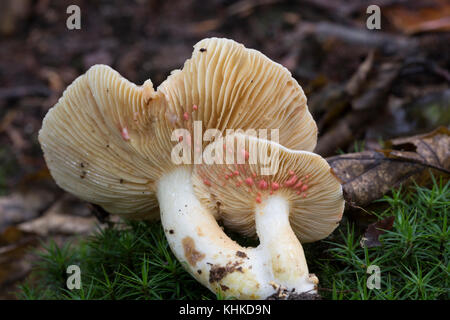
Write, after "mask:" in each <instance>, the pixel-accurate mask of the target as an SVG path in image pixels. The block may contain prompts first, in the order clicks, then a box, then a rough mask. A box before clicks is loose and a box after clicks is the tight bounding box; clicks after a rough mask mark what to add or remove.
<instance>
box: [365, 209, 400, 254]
mask: <svg viewBox="0 0 450 320" xmlns="http://www.w3.org/2000/svg"><path fill="white" fill-rule="evenodd" d="M394 220H395V217H394V216H391V217H387V218H385V219H383V220H380V221H377V222H374V223H372V224H370V225H369V226H368V227H367V230H366V232H365V233H364V236H363V237H362V239H361V242H360V244H361V247H363V248H364V247H367V248H373V247H380V246H381V242H380V240H379V239H378V238H379V237H380V235H382V234H383V233H385V232H386V231H385V230H391V229H392V227H393V225H394Z"/></svg>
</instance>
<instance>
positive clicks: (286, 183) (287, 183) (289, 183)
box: [284, 175, 298, 187]
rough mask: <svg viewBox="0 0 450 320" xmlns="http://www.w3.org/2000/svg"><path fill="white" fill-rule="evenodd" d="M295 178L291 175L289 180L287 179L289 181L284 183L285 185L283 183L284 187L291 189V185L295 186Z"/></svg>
mask: <svg viewBox="0 0 450 320" xmlns="http://www.w3.org/2000/svg"><path fill="white" fill-rule="evenodd" d="M297 179H298V178H297V176H295V175H293V176H292V177H291V178H289V180H288V181H286V182H285V183H284V185H285V186H286V187H292V186H293V185H295V183H296V182H297Z"/></svg>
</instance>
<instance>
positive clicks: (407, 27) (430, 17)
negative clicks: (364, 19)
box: [383, 0, 450, 34]
mask: <svg viewBox="0 0 450 320" xmlns="http://www.w3.org/2000/svg"><path fill="white" fill-rule="evenodd" d="M383 13H384V15H385V16H386V17H387V18H388V20H389V21H391V22H392V23H393V24H394V25H395V27H396V28H397V29H399V30H401V31H403V32H404V33H406V34H414V33H419V32H431V31H450V3H449V2H448V1H447V0H429V1H428V4H427V5H426V6H422V7H421V8H410V7H409V6H405V5H399V6H392V7H390V8H385V9H384V11H383Z"/></svg>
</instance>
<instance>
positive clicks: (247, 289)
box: [157, 167, 314, 299]
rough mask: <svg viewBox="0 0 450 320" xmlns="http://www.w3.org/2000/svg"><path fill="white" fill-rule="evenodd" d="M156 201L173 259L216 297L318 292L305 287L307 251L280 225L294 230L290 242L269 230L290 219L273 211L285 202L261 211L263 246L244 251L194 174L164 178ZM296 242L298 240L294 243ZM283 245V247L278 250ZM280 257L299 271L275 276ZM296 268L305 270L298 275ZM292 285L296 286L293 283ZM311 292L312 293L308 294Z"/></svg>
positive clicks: (181, 170) (178, 173) (271, 203)
mask: <svg viewBox="0 0 450 320" xmlns="http://www.w3.org/2000/svg"><path fill="white" fill-rule="evenodd" d="M157 197H158V201H159V206H160V210H161V222H162V225H163V228H164V232H165V234H166V237H167V239H168V242H169V245H170V247H171V249H172V251H173V253H174V254H175V256H176V257H177V259H178V260H179V261H180V262H181V263H182V264H183V265H184V267H185V269H186V270H187V271H188V272H189V273H191V274H192V276H193V277H195V278H196V279H197V280H198V281H199V282H200V283H202V284H203V285H204V286H206V287H207V288H209V289H210V290H211V291H213V292H215V293H218V292H222V294H223V295H224V296H226V297H236V298H239V299H263V298H266V297H268V296H270V295H272V294H273V293H275V292H276V290H277V289H278V287H277V285H278V286H280V285H281V286H285V287H286V288H287V289H294V288H295V289H296V292H297V293H299V292H303V291H308V290H310V289H313V288H314V285H313V284H311V285H310V286H308V287H307V286H306V285H305V282H306V280H305V277H306V278H307V277H308V271H307V267H306V263H305V262H304V255H303V250H302V248H301V245H300V243H299V242H298V240H296V238H295V235H294V234H293V232H292V230H290V227H289V223H287V224H286V223H282V224H281V225H280V227H282V226H285V225H287V226H288V227H289V230H290V232H291V235H290V236H287V237H286V236H284V235H283V236H277V235H276V233H274V232H273V230H270V229H271V228H272V227H271V226H270V225H268V223H273V221H274V220H276V219H277V216H278V215H280V216H282V213H283V212H284V215H285V216H287V214H288V212H287V204H286V210H283V211H280V210H278V211H277V210H275V208H273V206H274V205H276V204H277V201H278V202H281V201H279V200H276V198H273V199H272V200H271V201H269V202H267V204H266V206H264V207H261V210H260V212H259V213H258V215H261V217H260V218H258V219H257V226H258V234H260V237H261V245H260V246H258V247H257V248H243V247H241V246H240V245H239V244H237V243H236V242H235V241H233V240H231V239H230V238H229V237H228V236H227V235H226V234H225V233H224V232H223V230H222V228H221V227H220V226H219V225H218V224H217V221H216V220H215V218H214V216H213V215H212V214H211V213H210V212H209V211H208V209H207V208H205V207H204V206H203V205H202V204H201V203H200V201H199V200H198V199H197V197H196V196H195V194H194V189H193V186H192V182H191V169H190V168H187V167H181V168H177V169H175V170H174V171H172V172H170V173H167V174H165V175H163V176H162V177H161V178H160V180H159V181H158V185H157ZM285 211H286V212H285ZM272 226H273V225H272ZM285 229H286V228H285V227H282V228H281V229H280V231H281V232H285V231H284V230H285ZM292 236H293V237H294V239H291V237H292ZM280 240H281V241H282V243H279V244H278V243H277V242H278V241H280ZM294 240H296V241H297V242H295V241H294ZM291 242H294V244H292V243H291ZM291 248H294V249H295V250H294V251H293V254H294V255H295V254H301V257H300V258H296V257H291V258H289V257H290V256H291V255H292V254H290V253H289V250H290V249H291ZM278 254H280V257H282V259H281V260H279V261H280V262H282V261H283V263H284V261H286V262H287V263H291V261H292V262H293V263H296V264H295V266H294V265H286V266H284V268H287V270H288V271H286V272H284V273H277V274H275V273H274V272H273V271H272V270H273V266H274V265H275V264H274V263H273V261H274V259H275V258H276V257H277V255H278ZM302 259H303V262H302ZM271 261H272V262H271ZM270 266H272V268H271V267H270ZM280 267H281V265H280ZM291 268H299V269H301V270H299V271H297V272H294V271H291V270H290V269H291ZM290 274H292V276H291V275H290ZM286 275H288V276H286ZM275 276H278V277H280V280H278V279H277V278H276V277H275ZM291 280H292V281H294V282H293V283H289V281H291ZM274 284H276V285H275V286H274ZM292 284H294V286H293V285H292ZM306 287H307V289H308V290H303V289H305V288H306Z"/></svg>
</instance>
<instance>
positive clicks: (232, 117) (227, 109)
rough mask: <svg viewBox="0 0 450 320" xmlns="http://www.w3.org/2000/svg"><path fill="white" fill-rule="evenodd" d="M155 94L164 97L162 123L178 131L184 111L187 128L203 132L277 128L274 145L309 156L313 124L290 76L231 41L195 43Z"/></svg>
mask: <svg viewBox="0 0 450 320" xmlns="http://www.w3.org/2000/svg"><path fill="white" fill-rule="evenodd" d="M158 91H161V92H163V93H164V94H165V95H166V97H167V100H168V110H167V113H166V115H167V118H169V119H175V120H176V122H177V124H178V126H179V127H184V126H185V125H186V122H185V123H182V120H183V117H184V115H185V114H186V112H187V114H188V116H189V121H187V122H188V125H189V124H191V122H192V121H194V120H197V121H202V126H203V130H206V129H209V128H215V129H218V130H220V131H221V132H222V133H223V134H225V130H226V129H230V128H233V129H238V128H239V129H243V130H246V129H259V128H264V129H279V130H280V137H279V141H280V143H281V144H282V145H284V146H286V147H288V148H292V149H298V150H308V151H312V150H313V149H314V148H315V146H316V143H317V126H316V123H315V121H314V119H313V118H312V116H311V114H310V112H309V110H308V107H307V105H306V96H305V94H304V92H303V90H302V88H301V87H300V85H299V84H298V83H297V81H296V80H295V79H294V78H293V77H292V75H291V73H290V72H289V71H288V70H287V69H286V68H285V67H283V66H282V65H280V64H278V63H276V62H274V61H272V60H270V59H269V58H268V57H266V56H265V55H264V54H262V53H261V52H259V51H257V50H253V49H247V48H245V47H244V46H243V45H242V44H240V43H237V42H235V41H233V40H229V39H219V38H208V39H204V40H202V41H200V42H198V43H197V44H196V45H195V46H194V52H193V53H192V57H191V58H190V59H188V60H187V61H186V62H185V64H184V66H183V69H182V70H175V71H173V72H172V74H171V75H170V76H169V77H168V78H167V80H166V81H164V82H163V83H162V84H161V85H160V86H159V87H158ZM194 106H196V107H197V109H196V110H195V108H194V109H193V107H194Z"/></svg>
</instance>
